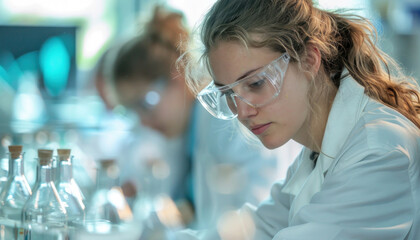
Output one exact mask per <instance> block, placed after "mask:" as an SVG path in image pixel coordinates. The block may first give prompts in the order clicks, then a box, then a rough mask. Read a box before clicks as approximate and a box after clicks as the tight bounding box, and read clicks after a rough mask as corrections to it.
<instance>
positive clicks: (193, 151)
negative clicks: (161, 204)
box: [113, 8, 278, 228]
mask: <svg viewBox="0 0 420 240" xmlns="http://www.w3.org/2000/svg"><path fill="white" fill-rule="evenodd" d="M182 21H183V18H182V15H181V14H179V13H177V12H172V11H168V10H166V9H163V8H157V9H156V12H155V14H154V17H153V19H152V20H151V21H150V22H149V23H148V24H147V25H146V27H145V30H144V32H143V33H142V34H141V35H140V36H137V37H135V38H133V39H132V40H130V41H128V42H127V43H125V44H124V45H123V46H122V48H121V49H120V50H119V52H118V54H117V56H116V59H115V64H114V68H113V75H114V85H115V89H116V92H117V98H118V100H119V103H120V104H122V105H124V106H126V107H127V108H129V109H131V110H134V111H135V112H137V113H138V114H139V117H140V119H141V122H142V124H143V125H144V126H146V127H149V128H152V129H154V130H156V131H158V132H160V133H161V134H162V135H164V136H165V137H166V138H167V139H168V140H169V141H174V139H175V140H176V141H177V142H180V144H179V148H178V149H172V151H174V152H175V153H174V154H172V155H174V159H170V161H168V163H169V165H170V166H171V168H170V174H171V176H170V178H169V179H172V181H170V182H167V184H169V185H171V186H173V187H172V189H171V190H170V191H171V192H170V194H171V197H173V198H174V199H175V200H181V199H187V200H188V201H189V202H190V203H191V204H192V206H193V207H194V211H195V218H194V222H193V225H192V226H193V227H195V228H203V227H207V226H209V225H215V224H216V223H217V219H218V218H219V217H220V216H221V215H222V214H223V213H224V212H225V211H227V210H230V209H236V208H238V207H240V206H241V205H243V203H244V202H246V201H251V202H254V203H257V202H259V201H260V200H262V199H261V197H263V198H265V196H264V195H265V194H264V192H266V193H267V194H268V191H269V189H270V186H271V181H274V180H275V179H274V178H273V177H274V176H275V174H272V172H275V171H276V170H277V157H278V155H276V154H274V153H272V152H268V151H267V150H266V149H265V148H264V147H263V146H261V145H255V146H254V145H251V144H248V143H247V142H246V140H244V139H242V137H241V136H239V135H238V134H237V133H236V128H234V127H233V125H232V123H230V122H227V121H222V120H219V119H216V118H214V117H212V116H211V115H210V114H208V112H207V111H205V110H204V109H203V108H202V107H201V106H200V104H195V99H194V96H193V94H192V93H191V92H190V91H189V90H188V87H187V86H186V84H185V79H184V78H183V75H182V74H180V73H179V72H177V71H176V69H175V61H176V59H177V58H178V57H179V56H180V55H181V54H182V53H183V51H182V50H181V49H179V48H178V46H179V44H180V42H182V41H183V40H186V39H187V37H188V32H187V30H186V28H185V27H184V25H183V22H182ZM163 151H169V149H163ZM257 159H258V160H260V161H263V163H261V162H259V161H257ZM186 222H188V221H187V220H186ZM190 226H191V225H190Z"/></svg>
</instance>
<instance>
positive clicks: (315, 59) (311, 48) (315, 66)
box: [305, 44, 321, 76]
mask: <svg viewBox="0 0 420 240" xmlns="http://www.w3.org/2000/svg"><path fill="white" fill-rule="evenodd" d="M306 50H307V55H306V58H305V69H306V70H308V71H309V72H310V73H311V74H312V76H316V75H317V74H318V71H319V68H320V66H321V52H320V51H319V48H318V47H316V46H315V45H314V44H308V45H307V46H306Z"/></svg>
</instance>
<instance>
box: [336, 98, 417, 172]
mask: <svg viewBox="0 0 420 240" xmlns="http://www.w3.org/2000/svg"><path fill="white" fill-rule="evenodd" d="M386 156H389V157H386ZM396 158H399V159H406V160H407V161H404V162H405V163H406V164H407V166H408V164H410V163H413V162H417V163H418V162H419V161H418V160H419V159H420V129H419V128H417V127H416V126H415V125H414V124H413V123H412V122H411V121H410V120H408V119H407V118H406V117H404V116H403V115H402V114H400V113H399V112H397V111H396V110H394V109H391V108H389V107H387V106H385V105H383V104H381V103H378V102H376V101H373V100H372V101H370V102H369V103H368V104H367V105H366V107H365V109H364V111H362V113H361V115H360V117H359V120H358V121H357V123H356V125H355V126H354V128H353V129H352V131H351V133H350V134H349V137H348V138H347V140H346V142H345V144H344V145H343V148H342V149H341V151H340V154H339V155H338V156H337V159H336V160H337V161H336V163H335V164H334V165H335V167H338V168H339V169H342V168H343V167H346V166H347V167H348V166H350V165H353V164H357V163H360V162H361V161H364V160H374V159H377V160H380V159H382V160H381V162H382V163H383V164H386V161H383V159H388V160H390V161H393V160H395V159H396ZM418 164H419V163H418Z"/></svg>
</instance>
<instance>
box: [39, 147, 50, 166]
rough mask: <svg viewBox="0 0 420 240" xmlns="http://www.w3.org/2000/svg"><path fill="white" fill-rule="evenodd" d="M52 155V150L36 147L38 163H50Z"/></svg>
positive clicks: (43, 164)
mask: <svg viewBox="0 0 420 240" xmlns="http://www.w3.org/2000/svg"><path fill="white" fill-rule="evenodd" d="M52 155H53V150H49V149H38V159H39V164H40V165H42V166H45V165H48V164H50V163H51V158H52Z"/></svg>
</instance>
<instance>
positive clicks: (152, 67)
mask: <svg viewBox="0 0 420 240" xmlns="http://www.w3.org/2000/svg"><path fill="white" fill-rule="evenodd" d="M187 38H188V31H187V29H186V27H185V25H184V24H183V15H182V14H181V13H179V12H176V11H170V10H168V9H164V8H163V7H156V8H155V11H154V15H153V17H152V19H151V21H150V22H148V23H147V24H146V26H145V28H144V31H143V32H142V33H141V34H139V35H138V36H135V37H133V38H132V39H130V40H129V41H127V42H126V43H124V45H123V46H122V47H121V48H120V49H119V51H118V54H117V56H116V59H115V62H114V66H113V71H112V72H113V76H112V79H113V81H114V82H115V83H116V84H117V83H118V82H120V81H139V80H141V81H155V80H157V79H162V78H169V76H170V73H171V71H172V70H173V67H174V63H175V62H176V59H177V58H178V57H179V56H180V55H181V54H182V50H181V49H180V48H179V47H178V46H179V45H180V43H181V42H183V41H185V39H187Z"/></svg>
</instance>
